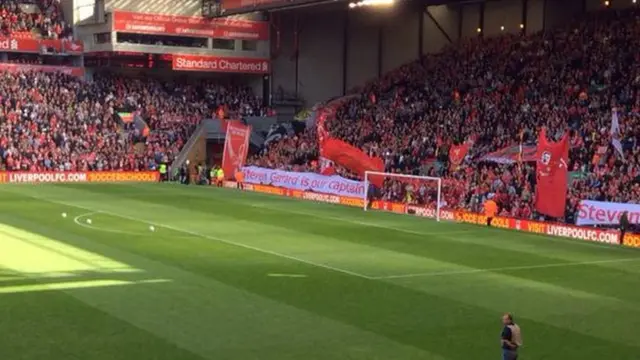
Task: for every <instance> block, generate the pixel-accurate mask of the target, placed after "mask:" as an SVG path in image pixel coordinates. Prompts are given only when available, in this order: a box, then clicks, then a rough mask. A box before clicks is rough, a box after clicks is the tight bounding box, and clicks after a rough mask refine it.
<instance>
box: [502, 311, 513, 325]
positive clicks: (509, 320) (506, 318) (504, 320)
mask: <svg viewBox="0 0 640 360" xmlns="http://www.w3.org/2000/svg"><path fill="white" fill-rule="evenodd" d="M502 323H503V324H505V325H511V324H513V315H511V314H510V313H506V314H504V315H502Z"/></svg>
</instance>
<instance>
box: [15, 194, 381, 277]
mask: <svg viewBox="0 0 640 360" xmlns="http://www.w3.org/2000/svg"><path fill="white" fill-rule="evenodd" d="M23 195H24V194H23ZM24 196H28V197H31V198H34V199H36V200H43V201H48V202H50V203H55V204H60V205H65V206H72V207H76V208H78V209H84V210H88V211H93V212H94V213H103V214H107V215H111V216H115V217H119V218H122V219H127V220H131V221H137V222H142V223H147V224H151V225H154V226H157V227H159V228H165V229H170V230H173V231H177V232H181V233H184V234H189V235H192V236H197V237H201V238H205V239H210V240H215V241H218V242H221V243H225V244H228V245H233V246H237V247H241V248H245V249H249V250H253V251H257V252H261V253H264V254H269V255H273V256H278V257H281V258H284V259H289V260H293V261H297V262H300V263H303V264H307V265H311V266H315V267H319V268H324V269H329V270H332V271H335V272H340V273H343V274H347V275H351V276H355V277H359V278H363V279H368V280H371V279H372V277H371V276H367V275H364V274H360V273H357V272H354V271H350V270H345V269H340V268H337V267H334V266H330V265H326V264H320V263H316V262H313V261H309V260H305V259H301V258H298V257H295V256H292V255H286V254H282V253H279V252H275V251H272V250H266V249H262V248H259V247H255V246H251V245H247V244H243V243H238V242H235V241H231V240H228V239H223V238H220V237H217V236H211V235H204V234H200V233H197V232H193V231H189V230H185V229H181V228H177V227H174V226H170V225H165V224H159V223H155V222H151V221H147V220H144V219H139V218H134V217H131V216H126V215H122V214H116V213H114V212H110V211H106V210H96V209H92V208H89V207H86V206H80V205H77V204H72V203H67V202H64V201H57V200H51V199H47V198H42V197H38V196H34V195H24Z"/></svg>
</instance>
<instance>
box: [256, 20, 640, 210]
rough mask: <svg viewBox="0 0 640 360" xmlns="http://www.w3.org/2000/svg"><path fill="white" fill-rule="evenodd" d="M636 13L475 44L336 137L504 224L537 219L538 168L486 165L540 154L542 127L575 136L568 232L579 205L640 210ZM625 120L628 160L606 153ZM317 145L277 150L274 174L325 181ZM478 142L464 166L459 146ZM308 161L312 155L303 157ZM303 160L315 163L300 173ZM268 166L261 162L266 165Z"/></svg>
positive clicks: (389, 90)
mask: <svg viewBox="0 0 640 360" xmlns="http://www.w3.org/2000/svg"><path fill="white" fill-rule="evenodd" d="M639 45H640V12H639V11H638V10H635V9H633V10H626V11H613V10H612V11H606V12H598V13H592V14H588V15H585V17H583V18H581V19H579V21H576V22H574V23H571V24H570V25H567V26H566V27H564V28H562V29H558V30H556V31H553V32H545V33H538V34H534V35H528V36H525V35H503V36H499V37H494V38H484V37H478V38H474V39H468V40H466V41H463V42H461V43H459V44H456V45H455V46H451V47H449V48H446V49H444V50H443V51H442V52H440V53H439V54H435V55H429V56H426V57H424V58H422V59H420V60H419V61H416V62H414V63H411V64H408V65H405V66H402V67H401V68H399V69H397V70H395V71H392V72H391V73H389V74H386V75H385V76H384V77H382V78H380V79H377V80H375V81H373V82H371V83H369V84H367V85H366V86H364V87H363V88H362V89H358V91H357V95H356V96H353V97H350V99H349V100H345V101H343V103H342V104H341V105H340V106H339V108H338V110H337V113H336V116H335V118H333V119H329V120H327V124H326V127H327V129H328V131H329V133H330V134H331V136H334V137H337V138H340V139H342V140H345V141H347V142H349V143H351V144H353V145H355V146H357V147H359V148H361V149H362V150H364V151H365V152H367V153H369V154H372V155H375V156H379V157H381V158H383V159H384V161H385V167H386V169H385V170H386V171H388V172H401V173H410V174H416V175H418V174H419V175H433V176H438V177H443V178H444V182H443V184H444V191H443V195H444V202H443V204H444V205H446V206H448V207H456V208H464V209H469V210H475V211H478V210H480V209H481V206H482V203H483V201H484V200H485V199H486V198H488V197H493V198H495V199H497V202H498V204H499V205H500V207H501V211H502V213H503V214H510V215H513V216H517V217H523V218H528V217H531V216H535V211H534V209H533V199H534V194H535V164H533V163H521V164H518V163H516V164H511V165H500V164H496V163H491V162H486V161H482V160H481V158H482V156H483V155H485V154H487V153H488V152H492V151H496V150H498V149H501V148H503V147H506V146H511V145H519V144H535V142H536V139H537V134H538V131H539V129H541V128H542V127H546V128H547V129H549V131H548V132H547V133H548V134H549V135H550V136H551V137H553V138H554V139H559V138H560V137H561V136H562V134H564V133H565V131H569V132H570V134H571V151H570V164H569V169H570V171H572V173H571V174H572V180H571V186H570V191H569V198H568V201H567V211H566V214H567V218H566V219H564V220H566V221H571V220H572V218H573V216H574V215H575V211H576V205H577V203H578V201H579V200H581V199H598V200H606V201H622V202H640V185H639V183H640V150H639V149H638V147H637V146H636V142H637V141H638V136H640V126H639V125H640V122H639V117H640V55H639V54H640V53H638V52H637V51H635V50H634V49H637V48H638V46H639ZM613 107H616V108H617V110H618V112H619V115H620V124H621V125H620V126H621V132H622V134H621V137H622V144H623V149H624V157H622V156H620V155H619V154H616V151H615V150H614V149H613V147H611V146H610V142H611V135H610V132H609V129H610V125H611V116H612V115H611V111H612V108H613ZM314 138H315V137H314V135H313V134H305V135H303V136H302V137H301V138H298V139H285V140H283V141H282V142H281V143H279V144H272V145H271V147H272V151H269V152H268V153H267V155H266V156H265V157H266V159H267V160H266V163H267V164H268V165H269V166H271V167H276V168H282V169H292V168H293V166H295V167H296V168H299V169H303V170H306V171H309V170H318V167H317V161H316V158H314V157H313V156H308V155H307V154H317V149H315V148H313V147H312V146H306V147H305V151H304V153H303V152H302V150H301V148H300V142H301V141H304V143H305V144H314V142H313V139H314ZM463 141H472V142H473V146H472V148H471V150H470V152H469V153H468V155H467V156H466V158H465V160H464V161H463V163H462V164H461V165H460V166H453V165H452V164H449V163H448V150H449V148H450V147H451V146H452V145H456V144H460V143H461V142H463ZM301 155H304V156H301ZM302 160H307V163H301V161H302ZM262 161H263V159H254V160H253V162H254V163H256V164H261V163H262ZM407 187H409V188H410V189H411V190H413V191H412V193H413V196H411V201H425V202H426V201H433V200H434V193H433V191H430V190H429V189H428V188H427V186H425V185H421V184H415V185H410V186H408V185H407V184H400V182H399V181H391V180H389V181H387V182H385V185H384V188H383V189H382V191H380V192H379V194H378V196H380V197H382V198H385V199H389V200H400V199H406V189H407Z"/></svg>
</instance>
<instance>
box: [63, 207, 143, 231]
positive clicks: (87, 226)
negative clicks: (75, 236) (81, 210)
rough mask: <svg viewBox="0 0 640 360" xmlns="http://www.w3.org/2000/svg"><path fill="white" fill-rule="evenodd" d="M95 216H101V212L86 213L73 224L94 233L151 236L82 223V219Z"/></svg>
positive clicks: (74, 219) (77, 217)
mask: <svg viewBox="0 0 640 360" xmlns="http://www.w3.org/2000/svg"><path fill="white" fill-rule="evenodd" d="M95 214H100V211H93V212H88V213H85V214H81V215H78V216H76V217H75V218H73V222H74V223H76V224H77V225H80V226H81V227H83V228H85V229H91V230H94V231H105V232H109V233H113V234H124V235H133V236H149V234H143V233H134V232H129V231H122V230H116V229H105V228H101V227H98V226H93V225H89V224H84V223H83V222H82V221H80V219H82V218H85V217H89V216H91V215H95Z"/></svg>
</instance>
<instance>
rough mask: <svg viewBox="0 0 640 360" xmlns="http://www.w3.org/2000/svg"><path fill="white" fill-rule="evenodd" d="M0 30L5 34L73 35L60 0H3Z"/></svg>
mask: <svg viewBox="0 0 640 360" xmlns="http://www.w3.org/2000/svg"><path fill="white" fill-rule="evenodd" d="M0 30H1V32H2V35H4V36H23V37H35V38H46V39H64V38H68V37H70V36H72V34H73V30H72V28H71V26H70V25H69V24H68V23H67V22H66V21H65V20H64V16H63V12H62V7H61V5H60V0H29V1H26V0H1V1H0Z"/></svg>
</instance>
